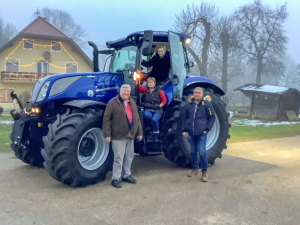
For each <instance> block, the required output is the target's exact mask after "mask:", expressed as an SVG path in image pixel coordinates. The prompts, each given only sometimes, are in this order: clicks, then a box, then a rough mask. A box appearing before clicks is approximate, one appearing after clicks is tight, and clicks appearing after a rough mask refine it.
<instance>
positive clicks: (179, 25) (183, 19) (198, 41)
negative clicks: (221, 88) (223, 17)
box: [173, 1, 219, 77]
mask: <svg viewBox="0 0 300 225" xmlns="http://www.w3.org/2000/svg"><path fill="white" fill-rule="evenodd" d="M218 13H219V9H218V8H217V7H216V6H215V5H214V4H212V3H206V2H203V1H202V2H201V4H200V5H199V6H196V5H192V7H190V6H189V5H187V9H186V10H183V11H182V12H181V14H180V15H176V20H175V23H174V25H173V27H174V29H175V30H176V31H179V32H183V33H186V34H189V35H191V39H192V45H191V46H187V50H188V51H189V52H190V53H191V55H192V57H193V58H194V59H195V61H196V64H197V65H198V67H199V71H200V75H201V76H204V77H207V65H208V51H209V45H210V37H211V24H212V21H213V19H214V18H215V17H216V16H217V15H218ZM200 54H201V57H199V56H200Z"/></svg>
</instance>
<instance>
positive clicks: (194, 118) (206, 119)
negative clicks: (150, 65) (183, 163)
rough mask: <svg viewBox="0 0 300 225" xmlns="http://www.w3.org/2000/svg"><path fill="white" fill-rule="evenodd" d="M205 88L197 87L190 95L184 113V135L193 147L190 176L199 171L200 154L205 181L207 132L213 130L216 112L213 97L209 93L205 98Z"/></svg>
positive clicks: (203, 179)
mask: <svg viewBox="0 0 300 225" xmlns="http://www.w3.org/2000/svg"><path fill="white" fill-rule="evenodd" d="M202 97H203V89H202V88H200V87H196V88H195V89H194V94H193V95H192V96H190V97H189V99H188V103H187V104H186V106H185V109H184V110H183V113H182V127H181V130H182V135H183V136H185V137H188V141H189V143H190V149H191V157H192V165H193V170H192V171H191V172H190V173H189V174H188V176H189V177H192V176H196V175H198V173H199V170H198V168H199V162H198V155H200V162H201V169H202V178H201V180H202V181H203V182H207V181H208V175H207V167H208V160H207V156H206V140H207V133H208V132H209V131H210V130H211V128H212V127H213V125H214V122H215V112H214V108H213V106H212V104H211V102H210V101H211V97H210V96H209V95H207V96H206V97H205V98H204V99H203V98H202Z"/></svg>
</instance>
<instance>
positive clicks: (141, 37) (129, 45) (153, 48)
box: [94, 31, 190, 106]
mask: <svg viewBox="0 0 300 225" xmlns="http://www.w3.org/2000/svg"><path fill="white" fill-rule="evenodd" d="M189 41H190V36H189V35H186V34H180V33H174V32H172V31H169V32H162V31H143V32H135V33H132V34H130V35H128V36H127V37H126V38H122V39H118V40H116V41H108V42H106V46H107V47H108V48H110V49H112V50H104V51H98V53H99V54H106V55H110V56H109V57H111V60H110V65H109V72H111V73H120V74H121V79H122V83H126V84H129V85H130V86H131V97H132V98H133V99H135V100H136V102H137V104H138V105H140V106H141V105H142V104H143V101H142V98H141V96H140V94H139V92H138V91H137V90H136V89H135V80H138V81H139V85H143V82H144V81H145V79H146V77H147V75H148V73H149V72H150V71H151V68H147V67H145V66H142V65H141V62H142V60H145V61H150V59H151V58H152V57H153V55H154V54H155V53H156V52H157V50H158V48H159V46H161V45H163V46H165V49H166V51H169V53H170V59H171V68H170V71H169V76H168V78H167V79H166V81H165V82H163V83H160V84H159V85H160V86H161V89H162V90H163V91H164V92H165V95H166V97H167V100H168V104H169V103H170V102H171V100H172V99H181V98H182V90H183V85H184V80H185V78H186V74H187V72H188V70H189V66H190V65H189V62H188V57H187V52H186V48H185V44H186V43H188V42H189ZM95 57H98V56H95V55H94V64H95ZM96 63H97V62H96ZM94 68H96V69H97V66H96V67H95V66H94ZM95 72H97V71H95Z"/></svg>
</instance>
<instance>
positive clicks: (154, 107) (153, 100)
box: [136, 77, 167, 140]
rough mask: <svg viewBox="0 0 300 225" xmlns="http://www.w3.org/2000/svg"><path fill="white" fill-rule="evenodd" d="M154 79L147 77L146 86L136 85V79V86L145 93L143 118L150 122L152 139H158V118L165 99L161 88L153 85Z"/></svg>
mask: <svg viewBox="0 0 300 225" xmlns="http://www.w3.org/2000/svg"><path fill="white" fill-rule="evenodd" d="M155 84H156V81H155V78H154V77H149V78H148V79H147V83H146V87H143V86H141V85H138V81H136V88H137V89H138V90H139V91H140V92H141V93H142V94H144V95H145V112H144V117H145V119H146V120H147V121H148V122H149V123H151V124H152V129H153V134H154V140H158V135H159V123H158V121H159V119H160V118H161V117H162V114H163V108H162V107H163V106H164V105H165V104H167V99H166V96H165V94H164V92H163V91H162V90H160V88H159V87H158V86H155Z"/></svg>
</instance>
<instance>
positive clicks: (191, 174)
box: [188, 169, 199, 177]
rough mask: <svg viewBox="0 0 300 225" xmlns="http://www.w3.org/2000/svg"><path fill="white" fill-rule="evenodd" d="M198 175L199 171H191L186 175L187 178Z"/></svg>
mask: <svg viewBox="0 0 300 225" xmlns="http://www.w3.org/2000/svg"><path fill="white" fill-rule="evenodd" d="M198 173H199V170H198V169H196V170H192V171H191V172H190V173H188V177H192V176H197V175H198Z"/></svg>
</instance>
